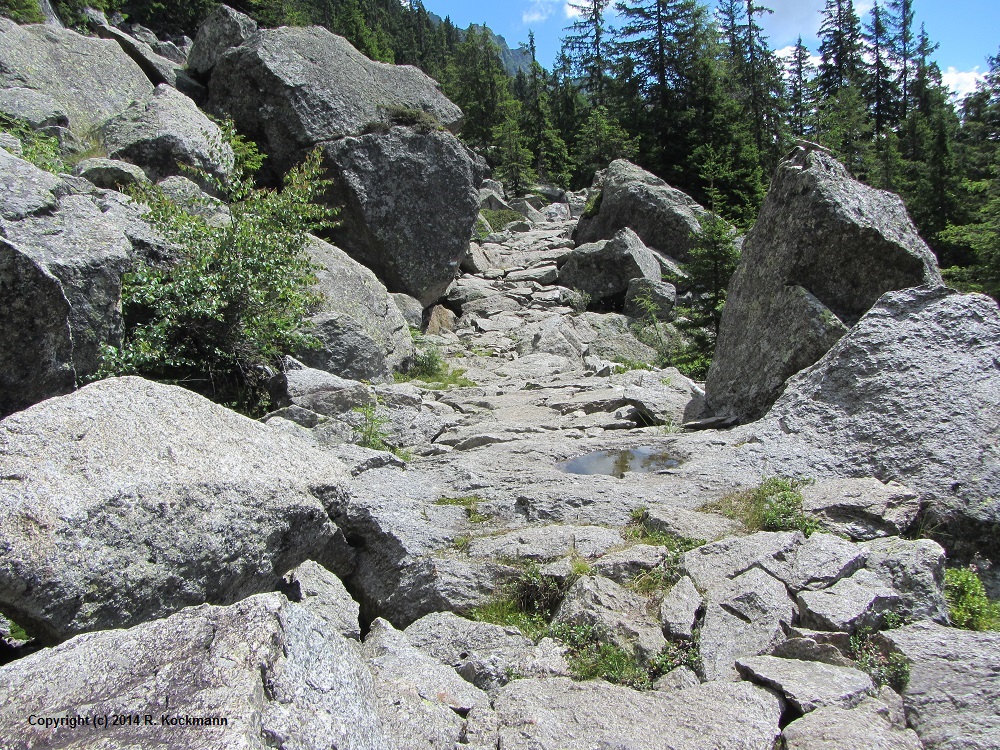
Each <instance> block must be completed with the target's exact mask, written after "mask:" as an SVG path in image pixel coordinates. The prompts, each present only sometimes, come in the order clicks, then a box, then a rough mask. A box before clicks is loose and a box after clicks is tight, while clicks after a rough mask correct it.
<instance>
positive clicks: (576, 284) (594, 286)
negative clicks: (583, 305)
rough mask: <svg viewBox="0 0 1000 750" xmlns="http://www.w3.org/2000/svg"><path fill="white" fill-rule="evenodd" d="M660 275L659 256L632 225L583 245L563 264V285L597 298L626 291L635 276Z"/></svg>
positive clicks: (650, 277)
mask: <svg viewBox="0 0 1000 750" xmlns="http://www.w3.org/2000/svg"><path fill="white" fill-rule="evenodd" d="M659 278H660V266H659V264H658V263H657V262H656V257H655V256H654V255H653V253H652V251H650V249H649V248H647V247H646V246H645V245H643V244H642V240H640V239H639V237H638V235H637V234H636V233H635V232H633V231H632V230H631V229H622V230H621V231H619V232H617V233H616V234H615V235H614V236H613V237H612V238H611V239H609V240H605V241H600V242H593V243H590V244H586V245H580V246H579V247H578V248H576V250H574V251H573V252H572V253H570V254H569V256H568V257H567V258H566V259H565V260H564V262H563V264H562V266H561V267H560V268H559V283H560V284H561V285H562V286H565V287H568V288H570V289H574V290H576V291H578V292H582V293H585V294H589V295H590V297H591V299H593V300H594V301H595V302H596V301H598V300H603V299H608V298H611V297H615V296H618V295H624V294H625V292H626V291H628V288H629V283H630V282H631V281H632V280H633V279H653V280H659Z"/></svg>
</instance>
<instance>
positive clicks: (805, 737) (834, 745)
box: [782, 706, 923, 750]
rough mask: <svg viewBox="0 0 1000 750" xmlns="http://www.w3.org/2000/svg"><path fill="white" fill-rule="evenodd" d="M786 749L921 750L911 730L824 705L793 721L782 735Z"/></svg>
mask: <svg viewBox="0 0 1000 750" xmlns="http://www.w3.org/2000/svg"><path fill="white" fill-rule="evenodd" d="M782 737H783V738H784V741H785V747H786V748H787V750H842V748H848V747H852V748H853V747H863V748H866V749H867V750H922V748H923V745H921V744H920V740H919V739H918V738H917V734H916V732H914V731H913V730H912V729H896V728H894V727H893V726H892V725H891V724H889V722H887V721H886V720H885V719H883V718H882V717H881V716H879V715H878V714H876V713H875V712H873V711H866V710H864V709H863V708H856V709H854V710H853V711H849V710H847V709H844V708H837V707H835V706H826V707H824V708H819V709H817V710H815V711H811V712H809V713H808V714H806V715H805V716H803V717H802V718H800V719H796V720H795V721H793V722H792V723H791V724H789V725H788V726H787V727H785V731H784V732H783V733H782Z"/></svg>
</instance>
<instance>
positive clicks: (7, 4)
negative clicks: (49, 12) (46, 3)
mask: <svg viewBox="0 0 1000 750" xmlns="http://www.w3.org/2000/svg"><path fill="white" fill-rule="evenodd" d="M0 16H7V17H8V18H10V19H11V20H12V21H14V22H16V23H42V22H43V21H45V16H43V15H42V10H41V8H40V7H39V5H38V0H0Z"/></svg>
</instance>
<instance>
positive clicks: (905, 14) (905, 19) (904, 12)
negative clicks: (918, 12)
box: [888, 0, 913, 119]
mask: <svg viewBox="0 0 1000 750" xmlns="http://www.w3.org/2000/svg"><path fill="white" fill-rule="evenodd" d="M888 8H889V13H890V16H891V19H892V21H891V30H892V34H891V36H892V57H893V63H894V66H895V67H896V69H897V70H898V75H897V81H898V86H899V105H898V110H897V117H898V118H899V119H903V118H905V117H906V115H907V114H908V113H909V111H910V84H911V81H912V73H913V0H889V5H888Z"/></svg>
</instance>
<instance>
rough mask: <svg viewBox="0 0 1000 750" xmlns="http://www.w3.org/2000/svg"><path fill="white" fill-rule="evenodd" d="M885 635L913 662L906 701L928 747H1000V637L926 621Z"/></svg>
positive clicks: (954, 749)
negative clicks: (999, 670)
mask: <svg viewBox="0 0 1000 750" xmlns="http://www.w3.org/2000/svg"><path fill="white" fill-rule="evenodd" d="M882 637H883V638H885V639H886V640H887V641H888V643H889V644H890V645H891V646H892V647H894V648H895V649H896V650H898V651H899V652H901V653H902V654H903V655H904V656H905V657H906V658H907V660H908V661H909V663H910V680H909V683H908V684H907V686H906V689H905V690H904V691H903V703H904V704H905V706H906V718H907V722H908V723H909V725H910V726H911V727H913V728H914V729H915V730H916V732H917V734H918V735H919V736H920V741H921V742H922V743H923V746H924V747H925V748H927V749H928V750H970V749H973V750H986V749H987V748H995V747H998V746H1000V674H998V672H997V669H996V665H997V664H998V663H1000V633H974V632H970V631H966V630H958V629H954V628H946V627H943V626H941V625H937V624H935V623H931V622H920V623H916V624H914V625H909V626H907V627H905V628H900V629H898V630H889V631H886V632H885V633H883V634H882Z"/></svg>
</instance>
